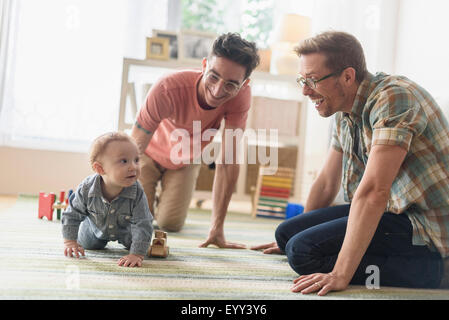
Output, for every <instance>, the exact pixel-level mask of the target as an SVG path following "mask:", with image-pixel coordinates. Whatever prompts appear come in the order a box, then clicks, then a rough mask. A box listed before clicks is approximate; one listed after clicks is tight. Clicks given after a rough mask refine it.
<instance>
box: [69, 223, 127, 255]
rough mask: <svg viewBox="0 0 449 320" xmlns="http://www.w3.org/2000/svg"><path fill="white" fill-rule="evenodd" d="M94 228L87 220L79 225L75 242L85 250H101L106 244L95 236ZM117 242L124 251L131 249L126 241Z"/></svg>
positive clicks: (106, 242)
mask: <svg viewBox="0 0 449 320" xmlns="http://www.w3.org/2000/svg"><path fill="white" fill-rule="evenodd" d="M94 229H95V227H94V226H92V225H91V222H90V220H89V219H84V220H83V222H81V224H80V228H79V231H78V239H77V242H78V243H79V244H80V245H81V246H82V247H83V248H84V249H87V250H101V249H104V248H105V247H106V245H107V244H108V242H109V241H108V240H103V239H99V238H97V237H96V236H95V233H94V231H93V230H94ZM118 242H119V243H121V244H123V245H124V246H125V247H126V249H128V250H129V248H130V247H131V243H127V241H126V240H125V241H124V240H122V239H118Z"/></svg>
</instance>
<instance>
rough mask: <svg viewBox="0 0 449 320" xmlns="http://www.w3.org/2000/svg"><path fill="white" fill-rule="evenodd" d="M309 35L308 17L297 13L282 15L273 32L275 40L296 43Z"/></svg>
mask: <svg viewBox="0 0 449 320" xmlns="http://www.w3.org/2000/svg"><path fill="white" fill-rule="evenodd" d="M309 35H310V18H309V17H305V16H301V15H299V14H286V15H284V16H283V17H282V20H281V21H280V24H279V25H278V27H277V30H276V32H275V42H290V43H292V42H293V43H298V42H299V41H301V40H303V39H305V38H307V37H308V36H309Z"/></svg>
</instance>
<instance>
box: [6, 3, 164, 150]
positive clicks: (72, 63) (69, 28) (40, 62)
mask: <svg viewBox="0 0 449 320" xmlns="http://www.w3.org/2000/svg"><path fill="white" fill-rule="evenodd" d="M12 1H17V0H12ZM50 8H51V9H50ZM15 12H16V15H15V18H16V19H15V24H14V25H15V34H14V39H13V42H14V45H13V50H12V53H10V58H11V59H10V60H9V62H8V64H9V73H8V74H10V75H11V77H10V78H8V79H6V81H5V88H4V98H5V99H4V100H3V104H2V107H1V111H2V113H1V119H0V121H1V123H0V134H1V135H2V137H3V139H2V140H3V141H4V143H5V144H8V145H16V146H26V147H39V148H50V149H64V150H71V151H75V150H77V151H85V150H86V147H87V146H88V144H90V141H92V139H93V138H94V137H96V136H98V135H100V134H101V133H104V132H106V131H111V130H116V128H117V122H118V108H119V101H120V85H121V73H122V61H123V57H124V56H127V57H132V58H138V59H143V58H145V37H146V36H148V35H150V34H151V30H152V29H153V28H155V29H156V28H158V29H163V28H165V27H166V20H167V1H142V0H135V1H126V0H95V1H83V0H71V1H70V0H67V1H60V0H40V1H35V0H19V1H17V7H16V10H15Z"/></svg>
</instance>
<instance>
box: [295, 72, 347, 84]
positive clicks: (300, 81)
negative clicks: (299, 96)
mask: <svg viewBox="0 0 449 320" xmlns="http://www.w3.org/2000/svg"><path fill="white" fill-rule="evenodd" d="M345 69H346V68H343V69H341V70H340V71H338V72H332V73H329V74H328V75H327V76H324V77H322V78H320V79H318V80H315V79H313V78H304V77H303V76H299V77H298V78H296V82H297V83H298V84H299V86H300V87H301V88H304V86H308V87H309V88H311V89H316V84H317V83H318V82H320V81H323V80H326V79H327V78H330V77H333V76H338V75H339V74H340V73H342V72H343V70H345Z"/></svg>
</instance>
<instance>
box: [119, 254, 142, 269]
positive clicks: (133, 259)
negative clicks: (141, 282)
mask: <svg viewBox="0 0 449 320" xmlns="http://www.w3.org/2000/svg"><path fill="white" fill-rule="evenodd" d="M142 261H143V256H142V255H139V254H128V255H127V256H124V257H122V258H120V260H119V261H118V263H117V264H118V265H119V266H122V267H141V266H142Z"/></svg>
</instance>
